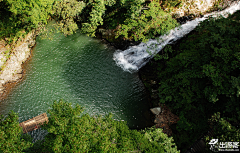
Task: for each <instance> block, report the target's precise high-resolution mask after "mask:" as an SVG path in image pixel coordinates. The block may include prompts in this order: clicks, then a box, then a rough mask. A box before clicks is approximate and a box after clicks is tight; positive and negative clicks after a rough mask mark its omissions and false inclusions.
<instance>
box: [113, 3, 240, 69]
mask: <svg viewBox="0 0 240 153" xmlns="http://www.w3.org/2000/svg"><path fill="white" fill-rule="evenodd" d="M237 10H240V1H238V2H234V3H232V4H231V6H230V7H229V8H227V9H225V10H223V11H217V12H212V13H209V14H206V15H204V16H203V17H202V18H196V19H194V20H192V21H188V22H186V23H185V24H183V25H181V26H179V27H176V28H175V29H172V30H170V32H169V33H168V34H165V35H163V36H160V37H159V40H160V41H158V40H156V39H150V40H149V41H148V42H147V43H143V42H142V43H140V44H139V45H137V46H131V47H129V48H128V49H126V50H124V51H122V50H116V51H115V53H114V54H113V59H114V60H115V61H116V64H117V65H118V66H119V67H121V68H122V69H123V70H124V71H128V72H130V73H133V72H137V71H138V70H139V69H140V68H141V67H143V66H144V65H145V64H146V63H147V62H148V61H149V60H150V59H151V58H153V57H154V55H156V54H157V53H158V52H159V51H161V50H162V49H163V48H164V46H166V45H167V44H172V43H173V42H175V41H176V40H178V39H180V38H182V37H183V36H185V35H186V34H188V33H189V32H191V31H192V30H193V29H194V28H195V27H196V26H197V25H198V24H199V23H200V22H201V21H204V20H206V19H207V18H208V17H209V16H212V17H218V16H220V15H222V16H223V17H227V16H228V14H233V13H234V12H236V11H237Z"/></svg>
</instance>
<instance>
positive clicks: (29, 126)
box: [19, 113, 48, 133]
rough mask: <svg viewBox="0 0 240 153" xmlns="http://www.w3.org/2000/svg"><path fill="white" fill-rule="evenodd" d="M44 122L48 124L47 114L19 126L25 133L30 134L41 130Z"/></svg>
mask: <svg viewBox="0 0 240 153" xmlns="http://www.w3.org/2000/svg"><path fill="white" fill-rule="evenodd" d="M44 122H47V123H48V117H47V114H46V113H43V114H41V115H38V116H36V117H33V118H31V119H29V120H27V121H24V122H22V123H20V124H19V125H20V126H21V127H22V128H23V133H28V132H31V131H33V130H36V129H39V128H41V125H42V124H43V123H44Z"/></svg>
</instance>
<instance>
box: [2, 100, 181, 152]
mask: <svg viewBox="0 0 240 153" xmlns="http://www.w3.org/2000/svg"><path fill="white" fill-rule="evenodd" d="M48 112H49V113H50V117H49V122H48V124H45V125H44V126H43V129H45V130H47V131H48V134H47V135H46V136H45V139H44V140H42V141H40V140H39V141H37V142H36V143H34V144H32V142H31V141H32V140H31V136H29V135H22V129H21V127H20V126H19V122H18V117H17V114H15V113H14V112H10V113H9V115H8V116H7V117H6V118H5V119H3V117H1V120H2V121H1V122H0V151H2V152H58V153H59V152H152V153H155V152H162V153H165V152H172V153H176V152H179V151H177V148H176V146H175V144H174V143H173V139H172V138H171V137H168V136H167V135H166V134H164V133H162V130H161V129H154V128H149V129H145V130H141V131H137V130H130V129H129V128H128V126H127V125H126V122H122V121H115V120H113V119H112V115H111V114H109V115H107V116H105V117H102V116H89V115H88V114H83V108H82V107H80V106H79V105H77V106H76V107H75V108H73V107H72V106H71V103H67V102H63V101H62V100H60V101H59V102H58V103H57V102H54V104H53V105H52V109H49V110H48Z"/></svg>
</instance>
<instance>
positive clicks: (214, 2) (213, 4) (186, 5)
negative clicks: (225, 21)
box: [171, 0, 236, 18]
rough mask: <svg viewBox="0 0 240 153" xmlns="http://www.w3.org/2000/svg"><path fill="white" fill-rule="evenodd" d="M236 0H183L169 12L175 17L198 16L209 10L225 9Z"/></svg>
mask: <svg viewBox="0 0 240 153" xmlns="http://www.w3.org/2000/svg"><path fill="white" fill-rule="evenodd" d="M234 1H236V0H185V1H184V2H183V3H182V4H181V6H180V7H178V8H176V9H174V10H173V11H172V12H171V14H172V16H173V17H175V18H179V17H182V16H188V15H191V14H192V15H194V16H199V15H201V14H205V13H207V12H208V11H211V10H217V9H225V8H226V7H228V6H230V5H231V4H232V3H233V2H234Z"/></svg>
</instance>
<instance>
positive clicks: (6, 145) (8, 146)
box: [0, 111, 32, 153]
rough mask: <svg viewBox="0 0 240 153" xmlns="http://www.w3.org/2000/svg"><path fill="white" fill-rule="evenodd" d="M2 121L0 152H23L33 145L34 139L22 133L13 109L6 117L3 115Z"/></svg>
mask: <svg viewBox="0 0 240 153" xmlns="http://www.w3.org/2000/svg"><path fill="white" fill-rule="evenodd" d="M0 121H1V122H0V152H1V151H2V152H4V153H5V152H6V153H12V152H21V151H23V150H24V149H26V148H29V147H31V146H32V143H31V141H32V139H31V138H29V136H28V135H25V136H23V135H22V133H23V132H22V127H20V126H19V122H18V116H17V114H16V113H14V112H13V111H11V112H10V113H9V114H8V116H7V117H6V118H5V119H4V117H3V115H1V117H0Z"/></svg>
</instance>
